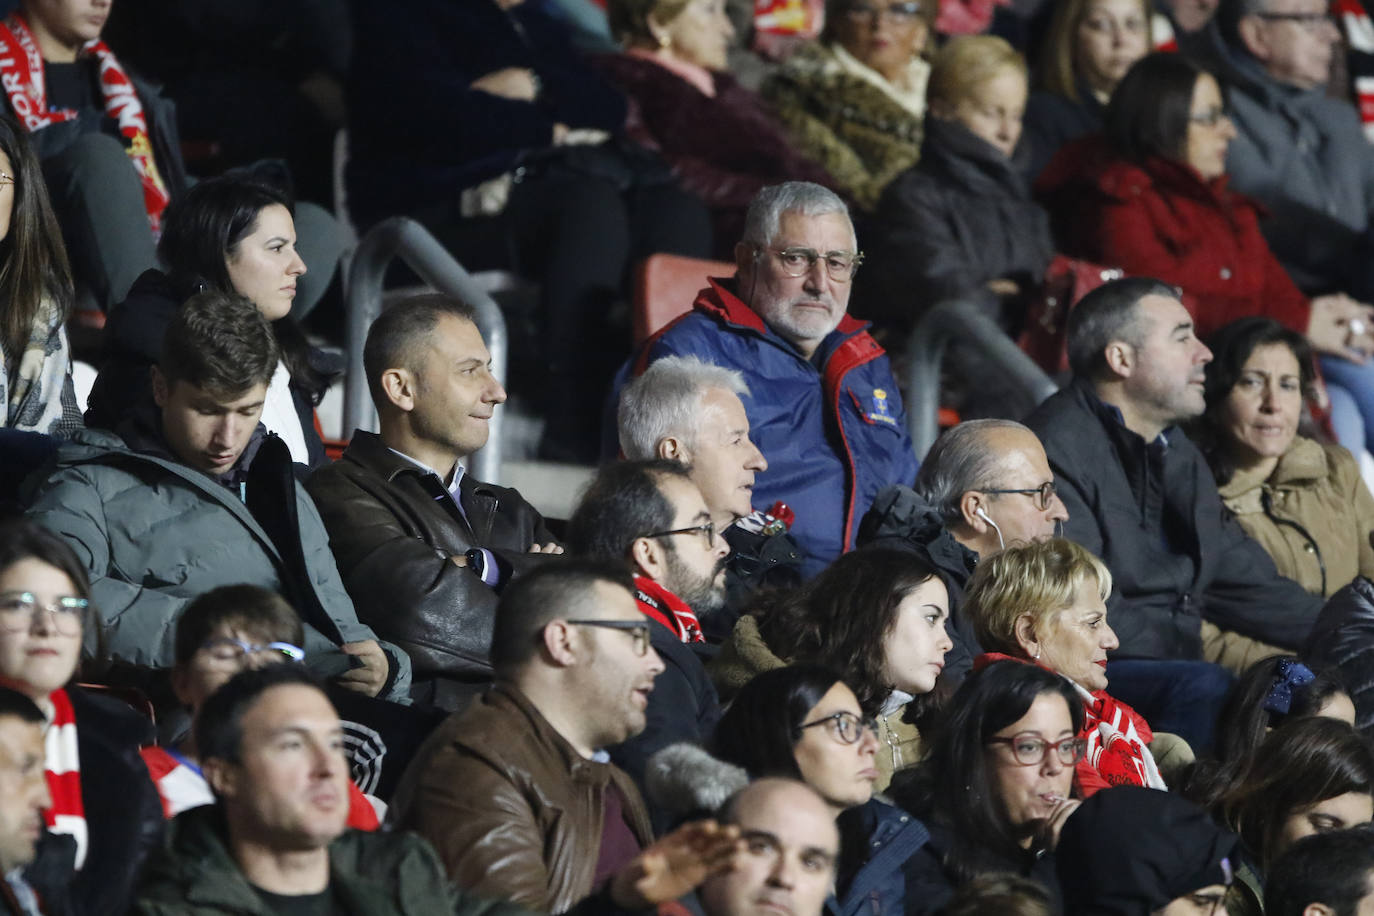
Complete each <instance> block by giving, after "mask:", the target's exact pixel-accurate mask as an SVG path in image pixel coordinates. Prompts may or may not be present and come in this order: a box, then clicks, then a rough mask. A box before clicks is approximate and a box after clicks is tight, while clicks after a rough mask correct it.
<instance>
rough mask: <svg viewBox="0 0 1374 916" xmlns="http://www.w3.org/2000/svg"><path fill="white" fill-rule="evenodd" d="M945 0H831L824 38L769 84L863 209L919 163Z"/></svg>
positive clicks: (794, 126) (811, 148)
mask: <svg viewBox="0 0 1374 916" xmlns="http://www.w3.org/2000/svg"><path fill="white" fill-rule="evenodd" d="M938 6H939V3H938V0H831V2H830V3H829V4H828V5H827V9H826V14H825V31H824V32H822V33H821V38H820V41H818V42H816V43H814V44H811V45H807V46H804V47H802V48H801V49H799V50H798V51H797V52H796V53H794V54H793V55H792V56H790V57H789V58H787V61H786V62H785V63H784V64H783V65H782V68H781V69H780V70H779V71H778V72H777V73H775V74H774V75H773V76H772V77H771V78H769V79H768V81H767V82H765V83H764V84H763V96H764V98H766V99H768V100H769V101H770V102H772V103H773V107H774V108H775V109H776V110H777V114H778V117H779V118H781V119H782V122H783V123H784V124H786V125H787V126H788V128H789V129H790V130H791V132H792V136H793V138H794V139H795V141H796V144H797V147H798V148H799V149H800V150H801V151H802V152H803V153H805V154H807V155H808V156H810V157H811V158H812V159H815V160H816V161H817V162H819V163H820V164H821V165H823V166H825V168H826V171H828V172H829V173H830V174H831V175H833V176H834V177H835V181H836V183H837V186H838V188H839V190H841V191H843V192H844V193H846V194H847V195H849V197H850V198H851V199H852V200H853V201H854V202H855V203H856V204H857V205H858V206H859V207H860V208H861V209H863V210H871V209H873V207H875V206H876V205H877V203H878V198H879V197H880V196H881V195H882V193H883V189H884V188H886V187H887V186H888V184H889V183H891V181H892V179H894V178H896V177H897V176H898V175H899V174H901V173H902V172H904V171H906V170H907V169H909V168H910V167H911V166H913V165H915V164H916V160H917V159H919V158H920V155H921V132H922V131H921V127H922V123H923V122H924V121H925V115H926V80H927V78H928V77H929V75H930V65H929V64H927V63H926V62H925V60H924V59H923V54H924V53H925V50H926V47H927V43H928V40H929V37H930V31H931V26H932V23H933V22H934V20H935V15H936V13H937V12H938Z"/></svg>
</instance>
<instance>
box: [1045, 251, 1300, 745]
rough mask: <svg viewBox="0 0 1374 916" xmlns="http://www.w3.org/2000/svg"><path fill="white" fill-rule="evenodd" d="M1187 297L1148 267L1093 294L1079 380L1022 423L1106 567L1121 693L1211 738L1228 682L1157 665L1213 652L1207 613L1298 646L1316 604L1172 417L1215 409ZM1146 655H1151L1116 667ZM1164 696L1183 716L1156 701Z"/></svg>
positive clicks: (1072, 360)
mask: <svg viewBox="0 0 1374 916" xmlns="http://www.w3.org/2000/svg"><path fill="white" fill-rule="evenodd" d="M1179 297H1180V291H1179V290H1178V289H1177V288H1176V287H1172V286H1169V285H1167V284H1165V283H1162V282H1160V281H1158V280H1152V279H1149V278H1144V277H1131V278H1127V279H1123V280H1114V281H1112V282H1111V283H1108V284H1106V285H1104V286H1101V287H1099V288H1098V289H1096V290H1094V291H1093V292H1091V293H1089V294H1088V295H1087V296H1085V297H1084V298H1083V301H1082V302H1081V303H1079V305H1078V306H1077V307H1075V308H1074V310H1073V312H1072V314H1071V315H1070V316H1069V326H1068V351H1069V365H1070V367H1071V368H1072V370H1073V375H1074V379H1073V383H1072V384H1071V385H1069V387H1067V388H1065V389H1064V390H1062V391H1060V392H1059V393H1057V394H1055V395H1054V396H1053V397H1051V398H1050V399H1049V400H1047V401H1046V402H1045V403H1044V404H1042V405H1040V407H1039V408H1038V409H1037V410H1036V411H1035V413H1033V414H1031V416H1030V417H1029V418H1028V419H1027V420H1026V425H1027V426H1029V427H1030V428H1031V429H1032V430H1033V431H1034V432H1035V433H1036V434H1037V435H1039V437H1040V441H1041V442H1042V443H1043V444H1044V446H1045V454H1046V456H1047V457H1048V458H1049V462H1050V468H1051V469H1052V470H1053V471H1054V474H1055V493H1056V494H1057V495H1058V497H1059V498H1060V499H1061V500H1062V501H1063V504H1064V507H1065V508H1066V509H1067V511H1068V520H1067V521H1065V522H1064V535H1065V536H1066V537H1069V538H1071V539H1073V540H1075V541H1077V542H1078V543H1080V544H1082V545H1083V546H1084V547H1086V548H1088V549H1089V550H1091V551H1092V552H1093V553H1095V554H1097V555H1098V556H1099V557H1101V558H1102V560H1103V561H1104V562H1105V563H1106V564H1107V567H1108V568H1109V569H1110V570H1111V572H1112V580H1113V593H1112V596H1111V599H1110V603H1109V604H1108V607H1109V608H1110V611H1111V621H1112V627H1113V628H1114V629H1115V630H1116V634H1117V636H1118V638H1119V639H1120V640H1121V647H1120V648H1119V649H1118V650H1117V651H1115V652H1113V653H1112V661H1111V666H1112V669H1111V678H1112V694H1113V696H1116V697H1118V698H1120V699H1123V700H1125V701H1126V702H1127V703H1129V704H1130V705H1131V706H1133V707H1135V708H1136V710H1138V711H1139V712H1140V713H1141V714H1142V715H1144V716H1145V718H1146V719H1147V720H1148V721H1149V722H1150V724H1151V725H1152V726H1154V727H1155V728H1156V730H1161V729H1162V730H1166V731H1171V732H1174V733H1177V734H1181V735H1184V736H1185V737H1186V738H1188V740H1189V742H1190V743H1192V744H1193V745H1194V747H1195V749H1205V748H1206V746H1207V745H1208V743H1209V739H1210V735H1211V729H1212V725H1213V722H1212V721H1211V720H1210V718H1209V717H1210V715H1211V713H1212V712H1213V711H1214V709H1215V707H1211V708H1209V703H1211V702H1219V700H1220V695H1221V694H1224V693H1225V689H1224V687H1225V685H1224V684H1222V683H1219V682H1218V681H1217V678H1216V675H1217V674H1219V672H1212V673H1211V674H1203V675H1202V676H1201V677H1193V676H1187V677H1185V676H1183V675H1181V674H1180V673H1179V671H1178V670H1175V669H1169V668H1167V667H1165V666H1163V665H1162V664H1160V663H1161V662H1162V661H1163V660H1172V661H1175V662H1177V661H1180V660H1186V661H1189V662H1194V661H1196V660H1197V659H1200V658H1203V657H1204V656H1205V655H1206V656H1208V657H1209V659H1210V660H1217V658H1219V656H1216V657H1213V656H1212V655H1211V653H1204V646H1203V635H1204V628H1203V624H1204V621H1206V622H1210V623H1212V624H1215V626H1216V627H1218V628H1219V629H1220V630H1222V631H1231V632H1233V633H1234V634H1236V635H1235V636H1234V637H1233V640H1232V642H1233V643H1234V641H1236V640H1241V639H1250V640H1259V641H1261V642H1264V643H1268V644H1271V645H1274V646H1278V647H1282V648H1284V649H1290V650H1295V649H1299V648H1301V647H1302V646H1303V645H1304V643H1305V642H1306V640H1307V636H1308V633H1309V631H1310V630H1311V629H1312V624H1313V621H1314V620H1315V619H1316V616H1317V612H1318V611H1319V610H1320V608H1321V601H1320V599H1319V598H1316V597H1314V596H1312V595H1309V594H1308V593H1307V592H1306V591H1304V590H1303V589H1302V587H1301V586H1299V585H1298V584H1297V583H1296V582H1293V581H1292V580H1290V579H1285V578H1284V577H1283V576H1280V575H1279V574H1278V571H1277V570H1276V569H1275V568H1274V562H1273V560H1271V559H1270V558H1269V555H1268V554H1267V553H1265V552H1264V549H1263V548H1262V547H1260V545H1259V544H1257V543H1256V542H1255V541H1253V540H1252V539H1251V538H1250V537H1249V536H1248V535H1246V533H1245V532H1244V531H1243V530H1242V529H1241V527H1240V525H1239V524H1237V523H1236V521H1235V519H1234V518H1233V517H1231V515H1230V513H1228V512H1227V511H1226V509H1225V508H1224V507H1223V506H1222V503H1221V497H1220V495H1219V494H1218V493H1217V485H1216V480H1215V479H1214V478H1213V476H1212V472H1211V470H1210V469H1209V468H1208V467H1207V462H1206V460H1205V459H1204V458H1203V456H1202V453H1201V452H1200V451H1198V449H1197V447H1196V446H1195V445H1193V443H1192V442H1190V441H1189V440H1188V437H1187V436H1185V435H1184V434H1183V431H1182V430H1181V429H1179V427H1178V425H1177V424H1179V423H1181V422H1183V421H1185V420H1188V419H1191V418H1193V417H1197V416H1200V415H1201V414H1202V412H1203V410H1204V408H1205V407H1206V403H1205V401H1204V400H1203V393H1202V389H1203V379H1204V377H1205V376H1204V367H1205V366H1206V365H1207V363H1208V362H1210V361H1211V359H1212V354H1211V351H1209V350H1208V349H1207V347H1206V346H1204V345H1203V343H1202V342H1201V341H1200V340H1198V339H1197V337H1196V336H1194V334H1193V319H1192V316H1190V315H1189V314H1188V310H1187V309H1186V308H1184V306H1183V303H1182V302H1181V301H1180V299H1179ZM1215 642H1216V640H1213V639H1209V643H1215ZM1136 660H1150V661H1152V662H1154V664H1150V665H1146V666H1123V664H1122V663H1123V662H1132V661H1136ZM1131 667H1137V670H1136V671H1131V670H1130V668H1131ZM1189 670H1191V671H1192V672H1194V674H1196V673H1197V672H1198V671H1199V670H1200V669H1198V668H1197V667H1196V666H1191V667H1190V669H1189ZM1171 671H1172V673H1170V672H1171ZM1136 675H1138V677H1137V676H1136ZM1204 681H1205V682H1207V684H1209V685H1210V686H1208V687H1207V688H1206V689H1205V690H1204V689H1203V688H1202V686H1200V685H1202V684H1203V682H1204ZM1203 694H1206V695H1207V696H1208V697H1209V698H1210V699H1209V701H1208V702H1202V701H1201V700H1200V697H1201V696H1202V695H1203ZM1165 707H1167V708H1168V709H1170V710H1173V712H1174V714H1176V715H1180V716H1182V718H1174V719H1171V718H1169V716H1168V715H1165V714H1162V713H1161V714H1157V713H1156V711H1157V710H1160V709H1162V708H1165ZM1187 719H1191V720H1192V721H1186V720H1187ZM1199 745H1200V746H1201V747H1199Z"/></svg>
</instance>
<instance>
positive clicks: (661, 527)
mask: <svg viewBox="0 0 1374 916" xmlns="http://www.w3.org/2000/svg"><path fill="white" fill-rule="evenodd" d="M567 543H568V550H569V552H570V553H572V554H573V555H576V556H586V557H593V558H595V559H598V560H604V561H607V562H612V563H619V564H622V565H626V566H628V567H629V569H630V571H631V573H632V574H633V575H634V584H635V597H636V598H637V599H638V605H639V611H640V614H641V615H642V616H643V618H644V619H645V620H647V621H649V623H650V634H651V635H650V638H651V639H652V641H653V645H654V649H655V650H657V652H658V654H659V655H660V656H661V657H662V658H663V663H664V665H665V666H666V669H665V670H664V672H663V674H662V676H660V677H659V679H658V683H657V685H656V686H655V687H654V693H653V696H651V697H650V698H649V705H648V709H647V710H646V711H645V714H646V716H647V723H646V725H645V728H644V730H643V731H642V732H640V733H639V734H638V735H636V736H634V737H632V738H630V740H628V741H625V742H622V743H620V744H618V745H616V746H615V747H612V748H609V751H610V754H611V759H612V760H614V761H615V762H616V764H617V765H619V766H620V767H622V768H623V769H624V770H625V771H626V772H628V773H629V774H630V775H631V776H632V777H634V779H635V780H636V782H638V784H639V785H640V786H641V787H643V786H644V774H645V768H646V766H647V764H648V761H649V758H650V757H652V756H653V755H654V754H655V753H657V752H658V751H659V750H661V749H663V748H665V747H667V746H668V745H670V744H679V743H682V742H688V743H691V744H698V745H699V744H703V743H705V742H706V741H707V740H708V739H710V738H711V736H712V735H713V734H714V733H715V730H716V723H717V722H718V721H719V719H720V700H719V698H718V697H717V695H716V689H715V687H713V686H712V685H711V679H710V678H709V677H708V676H707V674H706V668H705V665H704V664H703V663H702V659H701V657H699V656H698V654H697V652H698V651H701V650H703V649H704V648H705V646H706V642H705V637H704V633H703V631H704V629H705V625H706V624H707V623H709V621H710V620H711V618H712V617H713V616H715V615H718V614H720V613H721V611H722V610H723V609H724V607H725V566H726V560H727V559H728V556H729V547H728V546H727V545H726V543H725V539H724V538H722V537H721V536H720V530H719V529H718V528H717V527H716V525H715V523H714V522H713V521H712V520H711V513H710V510H708V509H707V508H706V501H705V499H703V498H702V495H701V491H700V490H698V489H697V486H696V484H694V483H693V482H692V479H691V477H690V476H689V475H688V472H687V469H686V468H684V467H683V466H682V465H680V464H678V463H676V462H674V461H667V460H664V459H657V460H651V461H621V462H616V463H614V464H609V465H607V466H605V467H603V468H602V469H601V470H600V471H599V472H598V473H597V475H596V477H595V479H593V481H592V483H591V485H590V486H588V487H587V490H586V492H585V493H584V494H583V496H582V501H581V502H580V503H579V504H578V506H577V508H576V509H575V510H574V511H573V515H572V518H571V519H570V520H569V521H568V531H567ZM654 813H655V816H657V815H658V814H660V812H657V811H656V812H654ZM659 826H667V820H663V821H660V822H659Z"/></svg>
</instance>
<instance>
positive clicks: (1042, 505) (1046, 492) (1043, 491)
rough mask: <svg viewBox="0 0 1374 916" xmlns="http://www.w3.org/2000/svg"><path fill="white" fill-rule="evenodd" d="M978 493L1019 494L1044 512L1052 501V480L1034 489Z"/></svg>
mask: <svg viewBox="0 0 1374 916" xmlns="http://www.w3.org/2000/svg"><path fill="white" fill-rule="evenodd" d="M979 492H982V493H999V494H1000V493H1019V494H1021V495H1022V496H1029V497H1031V498H1032V499H1034V500H1035V507H1036V508H1037V509H1039V510H1040V511H1041V512H1044V511H1045V510H1047V509H1049V507H1050V503H1051V502H1053V501H1054V481H1053V480H1047V481H1045V482H1044V483H1042V484H1041V485H1040V486H1038V487H1035V488H1034V489H1023V490H1015V489H999V490H981V491H979Z"/></svg>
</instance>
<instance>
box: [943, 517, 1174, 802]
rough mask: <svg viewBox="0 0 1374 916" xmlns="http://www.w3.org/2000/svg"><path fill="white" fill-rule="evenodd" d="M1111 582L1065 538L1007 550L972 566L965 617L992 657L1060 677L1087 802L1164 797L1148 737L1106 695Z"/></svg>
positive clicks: (1146, 729)
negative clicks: (1075, 721)
mask: <svg viewBox="0 0 1374 916" xmlns="http://www.w3.org/2000/svg"><path fill="white" fill-rule="evenodd" d="M1111 592H1112V574H1111V573H1110V572H1108V570H1107V567H1106V566H1105V565H1103V563H1102V561H1101V560H1099V559H1098V558H1097V557H1095V556H1093V555H1092V554H1091V553H1089V552H1088V551H1087V550H1085V549H1084V548H1083V547H1080V546H1079V545H1078V544H1076V543H1074V542H1073V541H1070V540H1066V539H1064V538H1052V539H1050V540H1045V541H1037V542H1034V543H1031V544H1027V545H1025V546H1012V547H1008V548H1007V549H1006V550H1004V551H1002V552H1001V553H999V554H997V555H995V556H992V557H989V558H988V559H986V560H983V561H982V562H980V563H979V564H978V568H977V569H976V570H975V571H974V573H973V577H972V578H971V579H970V580H969V584H968V592H967V594H966V595H965V597H964V605H963V613H966V614H967V615H968V619H969V621H970V622H971V623H972V624H973V629H974V632H975V633H976V634H977V636H978V643H979V645H981V646H982V647H983V648H984V649H987V650H988V654H987V655H985V656H982V657H981V658H979V659H977V660H975V662H974V664H975V666H977V665H979V664H987V663H988V662H989V661H994V660H1000V659H1008V658H1010V659H1015V660H1018V661H1023V662H1031V663H1034V664H1037V665H1039V666H1040V667H1042V668H1045V669H1047V670H1049V671H1054V672H1056V673H1058V674H1060V675H1062V676H1063V677H1064V678H1065V679H1067V680H1068V681H1069V682H1070V683H1071V684H1073V689H1074V692H1075V694H1076V695H1077V696H1078V699H1079V702H1080V703H1081V704H1082V706H1083V710H1084V718H1083V728H1082V730H1081V731H1080V732H1079V737H1081V738H1083V739H1084V741H1085V742H1086V753H1085V754H1084V756H1083V758H1082V760H1080V761H1079V762H1078V786H1079V789H1080V791H1081V793H1082V795H1083V796H1084V797H1087V796H1089V795H1091V794H1092V793H1094V792H1096V791H1098V790H1099V789H1104V788H1107V787H1108V786H1114V785H1134V786H1146V787H1149V788H1155V789H1163V788H1165V785H1164V780H1163V778H1161V777H1160V775H1159V768H1158V766H1157V765H1156V764H1155V759H1154V757H1153V755H1152V754H1151V753H1150V748H1149V747H1148V745H1149V743H1150V742H1151V741H1152V740H1153V738H1154V734H1153V733H1152V732H1151V731H1150V726H1149V725H1148V724H1147V723H1146V722H1145V719H1144V718H1142V717H1141V716H1140V715H1139V714H1138V713H1137V712H1136V711H1135V710H1134V709H1132V708H1131V707H1129V706H1127V705H1126V704H1125V703H1122V702H1120V701H1118V700H1115V699H1113V698H1112V697H1111V696H1110V695H1109V694H1108V693H1107V653H1108V652H1109V651H1111V650H1112V649H1115V648H1116V647H1117V646H1118V645H1119V643H1118V642H1117V639H1116V634H1115V633H1113V632H1112V628H1111V626H1110V625H1108V623H1107V605H1106V601H1107V596H1108V595H1110V594H1111Z"/></svg>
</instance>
